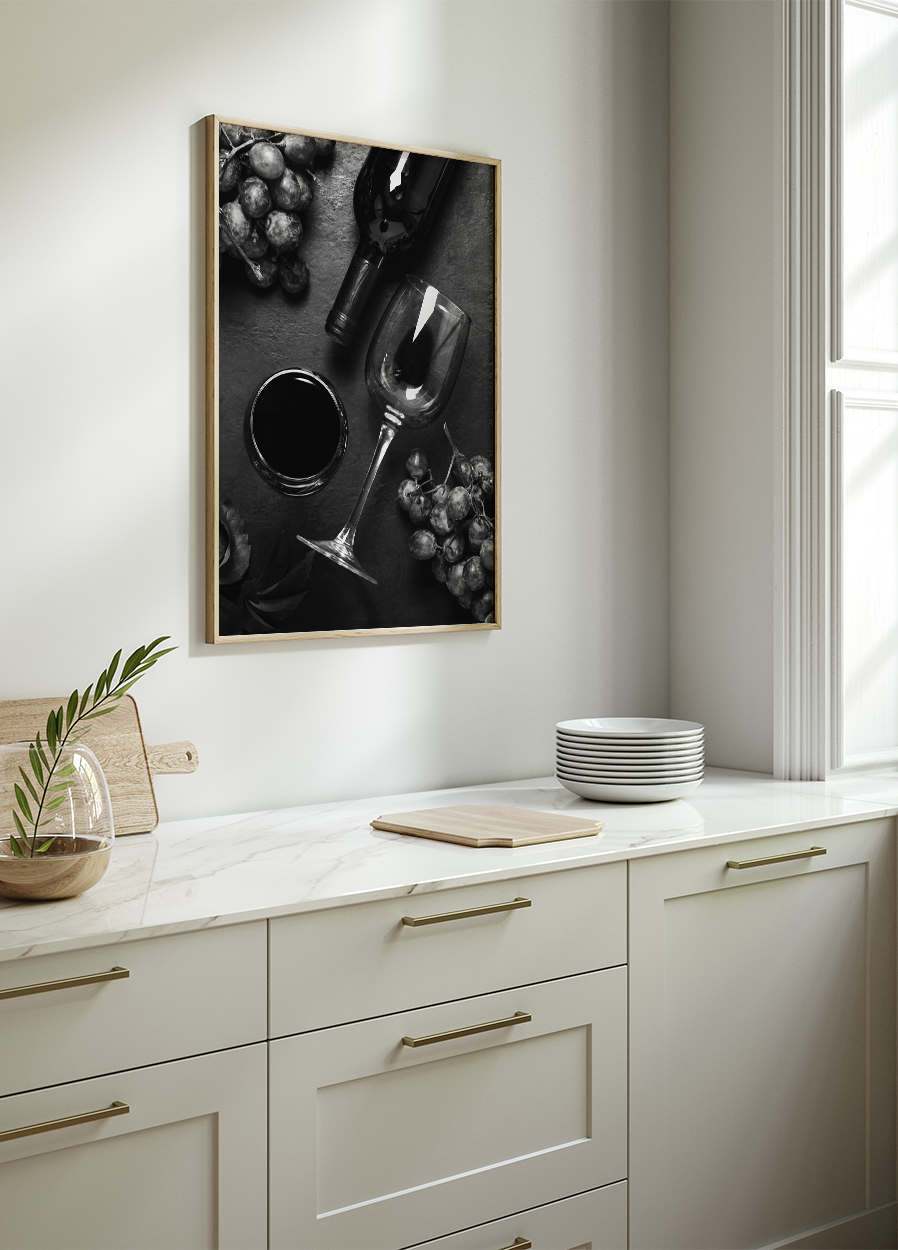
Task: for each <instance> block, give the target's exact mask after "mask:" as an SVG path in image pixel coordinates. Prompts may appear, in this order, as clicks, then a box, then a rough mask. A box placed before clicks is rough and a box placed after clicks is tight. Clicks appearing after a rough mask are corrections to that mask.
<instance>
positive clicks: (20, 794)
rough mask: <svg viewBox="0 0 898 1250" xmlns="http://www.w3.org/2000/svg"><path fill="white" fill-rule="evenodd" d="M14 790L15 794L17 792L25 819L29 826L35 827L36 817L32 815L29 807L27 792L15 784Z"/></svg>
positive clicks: (17, 798)
mask: <svg viewBox="0 0 898 1250" xmlns="http://www.w3.org/2000/svg"><path fill="white" fill-rule="evenodd" d="M13 788H14V789H15V792H16V801H17V802H18V804H19V810H20V811H21V813H22V815H23V816H24V817H25V819H26V820H27V821H28V823H29V825H33V824H34V817H33V816H32V815H31V807H30V806H29V803H28V799H27V797H26V795H25V791H24V790H23V789H22V787H21V786H20V785H19V784H18V783H15V784H14V787H13Z"/></svg>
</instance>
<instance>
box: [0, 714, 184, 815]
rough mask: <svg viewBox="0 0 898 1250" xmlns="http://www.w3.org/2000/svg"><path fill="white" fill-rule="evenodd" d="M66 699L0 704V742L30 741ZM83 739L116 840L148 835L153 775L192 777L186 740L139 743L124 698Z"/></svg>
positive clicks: (137, 729) (133, 718)
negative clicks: (100, 779) (97, 770)
mask: <svg viewBox="0 0 898 1250" xmlns="http://www.w3.org/2000/svg"><path fill="white" fill-rule="evenodd" d="M65 702H66V699H65V698H61V699H13V700H11V701H10V702H7V703H0V743H4V742H30V741H33V739H34V737H35V734H37V733H38V731H40V733H41V735H43V734H44V727H45V726H46V724H47V716H48V714H49V713H50V712H51V711H54V710H55V709H56V708H58V707H59V705H60V704H62V705H63V706H65ZM90 724H91V725H92V729H91V731H90V733H89V734H87V735H85V737H84V745H85V746H88V747H90V749H91V750H92V751H93V753H94V755H95V756H96V757H97V759H98V760H99V761H100V767H101V768H102V769H103V772H104V774H105V776H106V783H107V785H108V786H109V797H110V799H111V800H112V819H113V821H114V823H115V833H116V837H121V835H122V834H127V833H150V832H151V830H153V829H155V828H156V826H157V825H158V824H159V809H158V808H157V807H156V795H155V794H154V792H153V777H154V776H157V775H158V774H159V773H193V772H196V770H197V768H198V767H199V762H200V761H199V755H198V754H197V749H196V747H195V746H194V745H193V743H192V742H166V743H164V744H163V745H162V746H158V747H151V746H147V744H146V743H145V742H144V740H143V730H142V729H141V727H140V717H139V715H138V713H137V704H136V703H135V702H134V700H133V699H132V697H131V696H130V695H129V694H126V695H125V697H124V698H123V699H122V701H121V703H120V704H119V705H118V707H117V708H116V709H115V711H114V712H110V713H109V715H108V716H100V717H98V718H97V720H95V721H91V722H90Z"/></svg>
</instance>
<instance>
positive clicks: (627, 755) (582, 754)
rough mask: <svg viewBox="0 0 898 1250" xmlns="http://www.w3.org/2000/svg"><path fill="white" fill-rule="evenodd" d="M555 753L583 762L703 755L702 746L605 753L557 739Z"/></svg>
mask: <svg viewBox="0 0 898 1250" xmlns="http://www.w3.org/2000/svg"><path fill="white" fill-rule="evenodd" d="M555 750H556V751H563V752H564V754H565V755H576V756H577V757H578V758H580V759H584V760H621V761H622V762H623V761H624V760H649V761H651V760H671V761H672V762H674V763H675V762H676V761H678V760H693V759H701V758H702V756H703V755H704V753H705V750H704V747H703V746H696V747H688V748H687V747H682V748H678V749H677V750H676V751H605V750H597V749H596V750H593V749H592V748H591V747H587V746H580V744H579V743H575V744H573V745H572V744H571V743H570V742H567V741H562V740H561V739H558V741H557V742H556V743H555Z"/></svg>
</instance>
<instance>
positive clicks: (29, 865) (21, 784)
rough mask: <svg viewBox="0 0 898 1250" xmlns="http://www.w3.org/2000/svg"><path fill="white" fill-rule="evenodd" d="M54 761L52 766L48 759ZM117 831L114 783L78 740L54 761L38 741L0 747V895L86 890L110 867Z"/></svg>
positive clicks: (38, 896)
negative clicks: (40, 751)
mask: <svg viewBox="0 0 898 1250" xmlns="http://www.w3.org/2000/svg"><path fill="white" fill-rule="evenodd" d="M47 762H49V763H50V764H51V765H52V772H51V771H50V770H48V769H47V767H46V763H47ZM114 838H115V831H114V828H113V821H112V804H111V802H110V799H109V787H108V786H107V784H106V778H105V777H104V776H103V770H102V768H101V767H100V764H99V761H98V760H97V757H96V756H95V755H94V753H93V751H91V750H90V748H89V747H86V746H85V745H84V744H83V743H81V742H76V743H74V744H72V745H71V746H66V747H65V748H64V749H63V750H62V752H61V753H60V755H59V758H58V759H57V760H56V761H55V762H54V760H53V758H52V756H50V753H49V752H48V751H47V750H46V748H45V750H44V757H43V759H41V758H40V757H38V758H37V759H35V753H34V748H33V744H31V743H28V742H10V743H5V744H3V745H0V898H9V899H57V898H73V897H74V896H75V895H77V894H83V893H84V891H85V890H89V889H90V887H91V886H92V885H96V883H97V882H98V881H99V880H100V878H101V877H102V876H103V874H104V873H105V872H106V869H107V868H108V867H109V860H110V858H111V856H112V846H113V841H114Z"/></svg>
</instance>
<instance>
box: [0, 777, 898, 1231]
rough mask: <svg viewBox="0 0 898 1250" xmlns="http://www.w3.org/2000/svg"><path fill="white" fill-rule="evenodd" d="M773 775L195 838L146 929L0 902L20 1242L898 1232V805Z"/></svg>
mask: <svg viewBox="0 0 898 1250" xmlns="http://www.w3.org/2000/svg"><path fill="white" fill-rule="evenodd" d="M766 784H767V785H768V787H769V792H770V794H771V795H772V796H773V798H772V799H771V803H773V801H774V799H775V801H776V803H779V804H780V807H779V808H778V809H777V810H776V813H775V815H776V820H778V821H779V822H780V825H781V826H782V825H785V824H787V823H788V822H789V821H791V822H792V825H793V826H794V827H792V828H783V827H778V828H775V829H773V830H771V829H770V828H769V826H770V825H771V824H776V820H774V819H772V818H770V816H769V811H768V819H767V825H766V826H765V828H766V832H765V833H764V834H763V835H762V834H760V833H754V832H753V831H752V830H753V829H754V828H755V827H762V825H763V822H762V820H761V819H760V815H761V814H762V813H761V806H762V805H761V804H760V803H759V802H758V801H757V799H755V800H754V801H753V803H752V804H750V805H747V807H746V811H749V812H750V814H751V815H752V816H753V817H755V816H757V817H758V819H757V826H752V827H751V829H750V830H747V829H746V826H745V825H744V824H743V825H742V826H740V828H741V830H742V832H741V833H740V834H739V836H738V837H736V836H734V835H733V834H732V833H729V832H728V830H727V827H726V826H724V825H723V824H722V822H721V821H720V820H717V823H716V824H715V823H714V820H715V819H716V816H715V814H714V810H713V804H712V803H710V802H709V804H708V811H709V817H708V825H707V832H705V831H703V830H702V828H701V824H700V820H699V819H698V818H699V817H700V815H701V809H700V801H701V800H700V799H699V798H696V799H695V806H694V807H693V806H690V805H685V804H679V805H678V804H670V805H664V809H665V810H664V811H662V810H661V805H658V807H656V808H655V809H654V811H652V810H651V809H650V810H649V811H648V813H647V814H646V813H643V812H640V811H639V810H638V809H635V808H631V809H614V808H608V809H605V811H604V813H603V814H604V815H605V817H606V820H607V823H608V831H607V833H608V836H607V837H606V839H604V840H603V841H599V840H596V841H595V842H594V843H593V846H592V848H590V849H587V848H586V847H584V846H582V845H580V846H575V845H574V844H572V843H568V844H563V843H561V844H557V845H554V846H551V845H549V846H544V847H532V848H524V849H523V850H522V851H520V852H519V851H513V852H505V853H504V854H502V853H499V852H496V851H492V850H490V851H486V852H479V851H470V850H468V849H467V848H461V847H455V846H453V847H446V846H442V845H439V844H428V845H422V844H420V843H416V842H414V841H413V840H410V839H409V840H401V839H398V838H397V839H393V840H390V839H385V838H377V839H373V838H371V836H370V831H367V832H366V830H362V831H361V832H360V833H359V834H358V838H357V842H358V846H360V847H361V848H362V853H363V854H364V855H366V856H368V857H369V860H368V866H363V865H360V864H359V862H358V861H353V854H354V852H353V850H352V846H353V843H352V837H355V836H356V835H354V834H352V835H351V834H350V833H349V832H347V828H346V824H345V823H344V824H341V821H342V820H343V817H342V816H341V815H339V814H338V815H337V816H333V817H331V818H330V819H331V828H333V829H334V830H335V833H334V844H333V848H332V849H331V848H330V847H329V846H328V845H327V842H326V838H327V832H326V829H327V824H326V820H325V821H324V822H323V823H324V832H322V828H321V825H319V824H317V823H316V822H317V821H318V820H319V815H318V814H317V813H316V814H315V816H314V819H313V818H311V817H310V818H309V822H308V834H307V835H304V836H306V843H305V845H303V847H302V848H301V852H299V853H296V854H295V863H296V864H297V865H298V867H296V868H294V869H293V870H292V871H293V876H292V877H291V876H290V873H289V871H288V869H287V868H285V863H287V862H290V863H293V862H294V859H293V858H292V857H293V856H294V851H293V849H292V848H293V844H294V842H295V841H296V840H297V839H298V838H299V836H300V835H299V834H298V833H297V832H296V829H297V828H298V827H299V823H298V822H297V821H296V820H293V819H287V818H281V817H279V816H278V814H268V815H266V816H265V817H262V816H260V817H259V818H258V821H259V825H260V828H262V826H263V822H266V821H267V822H269V824H270V825H271V827H272V828H273V829H274V830H275V831H276V832H277V836H278V837H280V838H281V839H282V842H281V844H277V841H276V838H275V837H274V836H273V835H272V837H271V838H269V842H268V843H267V844H266V846H265V849H264V850H260V851H259V852H257V853H256V854H254V857H253V864H252V872H251V873H250V872H248V870H247V869H246V867H245V858H246V847H247V845H249V844H251V842H252V829H253V826H252V822H251V821H250V820H248V818H245V817H244V818H240V819H239V820H237V819H235V822H234V834H233V851H232V850H231V849H230V847H229V843H228V838H229V833H228V829H227V827H226V826H225V825H223V824H222V822H221V821H216V822H214V823H212V822H210V826H209V830H208V835H206V834H204V835H203V838H202V839H201V840H198V841H197V843H196V846H195V847H194V848H192V849H191V847H190V845H189V836H188V833H186V832H185V828H184V826H180V827H179V828H178V829H177V831H176V835H174V836H173V840H172V868H171V872H172V881H173V882H174V883H175V884H171V883H170V882H169V883H167V884H166V885H165V888H164V889H162V888H160V898H161V899H162V902H160V909H161V910H160V912H159V913H156V914H155V915H154V914H153V912H152V909H151V908H150V907H149V905H148V906H147V909H146V916H147V919H146V920H145V921H141V924H143V925H144V928H143V929H142V928H141V926H140V925H137V926H136V927H135V928H134V929H132V930H131V931H130V932H128V933H119V934H117V935H116V934H109V933H106V932H104V931H103V930H102V929H101V928H90V925H91V924H93V923H94V921H93V920H92V919H91V918H92V917H93V916H95V915H96V914H97V913H96V910H94V911H93V912H88V911H87V910H86V911H85V915H86V916H87V917H88V919H87V920H85V928H84V930H82V936H80V937H79V933H78V930H77V927H76V926H75V925H74V922H73V921H67V920H66V913H64V911H63V910H62V909H61V908H58V909H56V910H49V909H48V910H47V911H46V912H43V913H41V912H37V911H33V910H27V911H26V910H24V909H23V910H19V908H17V907H13V908H6V909H4V908H0V956H3V957H0V1038H2V1041H3V1043H4V1057H5V1058H6V1062H5V1063H4V1065H3V1066H2V1070H0V1250H23V1248H25V1247H45V1248H47V1250H50V1248H55V1250H63V1248H65V1250H75V1248H76V1247H82V1246H83V1247H91V1248H92V1250H100V1248H101V1247H117V1248H118V1250H126V1248H127V1250H129V1248H131V1247H134V1248H135V1250H136V1248H137V1247H157V1248H168V1250H198V1248H200V1247H203V1248H206V1247H210V1248H211V1247H245V1248H253V1247H263V1246H266V1245H270V1246H271V1247H273V1248H275V1250H285V1248H287V1247H290V1248H291V1250H352V1248H353V1247H355V1250H386V1248H389V1250H423V1247H425V1246H427V1247H433V1248H434V1250H436V1248H437V1247H440V1248H443V1247H445V1248H446V1250H449V1248H450V1247H451V1248H453V1250H501V1248H504V1247H515V1248H516V1250H523V1247H525V1246H527V1245H530V1246H532V1247H533V1248H534V1250H624V1248H625V1247H628V1246H630V1247H632V1248H633V1250H678V1248H680V1247H689V1248H690V1250H702V1248H704V1247H714V1250H724V1248H726V1250H738V1248H742V1247H756V1248H760V1247H765V1248H767V1250H774V1248H775V1247H780V1246H786V1245H789V1246H793V1247H795V1250H798V1247H800V1246H806V1247H808V1248H811V1247H815V1248H816V1250H824V1248H825V1247H834V1248H835V1247H841V1250H846V1247H858V1248H860V1247H864V1248H865V1250H871V1247H878V1248H879V1250H885V1248H887V1247H889V1246H894V1244H895V1013H896V1006H895V936H896V934H895V876H896V865H895V810H894V809H889V810H883V808H882V806H880V808H879V809H877V810H875V811H874V812H871V811H870V808H871V806H872V805H871V804H863V803H851V802H848V801H846V802H845V803H840V802H836V801H834V800H830V799H829V798H825V797H824V798H817V797H814V796H813V795H811V796H808V795H805V794H803V793H802V791H801V790H799V789H797V788H795V787H793V788H791V789H790V788H789V787H788V786H787V785H785V784H783V785H780V784H778V783H772V782H771V783H766ZM555 793H557V792H549V796H548V799H547V802H549V803H551V802H553V801H556V800H555V799H554V798H553V794H555ZM765 793H766V791H765ZM542 794H543V791H534V792H533V793H532V794H525V795H524V796H523V799H522V800H520V801H522V802H523V805H524V806H537V800H538V798H539V796H540V795H542ZM755 794H757V791H755ZM507 795H508V791H507V790H497V791H496V796H497V798H496V801H507ZM441 798H442V801H443V802H445V801H447V796H446V795H445V794H444V795H442V796H441ZM528 800H529V801H528ZM431 802H432V800H431ZM394 805H395V806H398V805H396V804H394ZM415 805H416V806H425V805H426V800H425V802H423V803H422V802H421V801H420V799H419V800H418V801H417V803H416V804H415ZM347 806H348V805H347ZM734 807H735V805H734ZM665 812H669V813H670V816H669V819H670V820H671V821H674V820H675V819H676V818H677V813H678V812H680V814H681V818H682V820H683V822H684V829H683V831H682V832H680V833H677V836H678V837H679V839H680V844H679V846H678V844H677V842H676V841H674V842H672V843H669V844H667V845H665V844H664V843H663V828H662V827H661V826H662V822H663V819H665V818H666V817H665ZM840 813H842V815H843V817H844V818H843V819H839V818H838V817H839V814H840ZM253 819H256V818H253ZM649 819H651V820H653V821H655V822H656V823H657V824H658V826H659V830H660V832H657V831H655V832H653V831H652V830H650V831H649V833H648V834H646V833H643V832H641V831H640V826H639V825H638V822H639V821H640V820H649ZM615 821H619V822H620V826H621V829H622V830H623V831H624V832H623V833H619V832H616V830H615V823H614V822H615ZM628 822H629V823H628ZM809 826H810V827H809ZM631 828H632V830H633V831H632V832H630V830H631ZM675 832H676V830H675ZM164 839H165V831H164V829H163V830H162V831H161V832H160V853H159V855H158V856H157V859H156V865H157V866H156V869H154V871H158V865H159V864H160V863H162V864H163V865H164V863H165V841H164ZM290 839H293V842H291V841H290ZM584 841H585V840H584ZM684 843H685V845H683V844H684ZM272 844H273V845H272ZM680 847H682V849H680ZM813 847H816V848H822V849H823V850H825V854H820V853H817V852H815V853H814V854H812V855H808V854H806V853H805V852H809V851H810V850H811V849H812V848H813ZM117 849H118V848H117ZM123 853H127V847H126V846H125V848H123ZM231 854H233V871H234V873H235V874H238V875H237V876H230V875H229V874H230V873H231V868H230V867H229V866H228V863H227V857H228V855H231ZM266 854H270V856H271V864H272V867H271V868H270V869H268V868H266V867H265V855H266ZM792 855H797V856H798V858H784V857H786V856H792ZM191 856H192V857H193V858H192V860H191ZM328 857H330V859H331V860H332V862H333V863H334V864H339V866H340V868H339V870H340V871H343V870H344V866H345V871H346V873H347V874H348V875H347V880H348V881H349V882H350V884H348V885H346V886H345V887H344V888H342V889H336V888H335V887H334V886H333V885H331V884H329V883H327V871H328V870H327V869H325V868H323V867H322V864H323V863H325V862H327V861H328ZM765 860H766V861H771V862H756V861H765ZM207 861H208V862H211V865H212V866H211V867H210V868H209V870H208V878H206V879H203V880H202V882H201V888H195V887H194V885H193V883H192V882H190V888H189V890H185V892H184V900H185V901H184V902H183V904H180V905H175V904H173V902H172V898H173V896H174V892H175V890H176V888H178V883H180V882H182V881H184V880H188V879H189V872H188V871H187V866H188V865H190V864H191V863H192V864H193V868H192V869H191V871H193V872H194V873H195V874H196V875H197V876H200V877H201V876H202V873H203V871H205V868H204V866H205V864H206V863H207ZM730 863H732V864H742V865H744V866H742V867H730V866H728V865H729V864H730ZM429 865H432V867H428V866H429ZM335 871H336V870H335ZM478 871H481V872H482V878H483V879H477V872H478ZM266 873H270V884H269V883H268V882H269V878H268V877H266V875H265V874H266ZM216 874H219V876H220V878H221V881H222V884H221V886H220V893H219V894H218V895H216V893H215V889H216V881H215V876H216ZM303 874H305V875H303ZM238 877H239V880H238ZM459 878H461V880H459ZM306 880H308V882H310V883H311V885H310V886H309V887H308V889H309V892H310V897H311V894H312V892H314V891H317V892H318V894H317V896H316V897H312V898H311V901H309V902H306V901H304V900H305V899H306V896H305V895H303V893H302V891H303V890H304V889H306V884H305V883H306ZM322 881H325V882H326V884H324V885H322ZM363 887H364V888H363ZM98 888H99V887H98ZM128 888H129V889H133V879H131V880H129V884H128ZM328 889H330V890H331V891H332V892H331V894H327V893H326V891H327V890H328ZM266 891H267V893H266ZM378 891H379V892H380V893H378ZM247 892H248V893H249V894H251V896H252V900H253V901H252V905H251V906H250V904H249V903H243V904H242V905H244V906H246V911H245V912H243V913H241V912H240V910H239V907H234V906H233V905H232V909H231V911H230V912H227V908H226V907H225V906H221V905H220V904H221V903H222V902H224V903H227V900H228V899H241V900H242V899H244V898H245V897H246V895H247ZM268 899H270V900H271V901H270V902H268V901H266V900H268ZM285 899H286V900H287V901H284V900H285ZM197 900H198V901H197ZM216 904H219V906H216ZM65 906H66V907H69V908H71V912H70V913H69V914H74V910H75V908H76V907H77V901H76V903H75V904H67V905H65ZM190 907H193V908H194V909H195V910H194V912H192V913H191V912H189V908H190ZM202 909H205V910H202ZM222 913H226V915H227V916H228V917H229V920H230V922H229V923H225V922H224V921H223V917H222ZM41 915H46V916H47V917H48V919H47V921H46V924H47V929H46V933H45V936H44V939H43V942H41V941H40V940H37V939H36V937H35V935H36V934H40V932H41V930H40V919H39V918H40V916H41ZM159 915H162V916H164V920H160V919H159ZM4 918H6V920H7V924H6V927H5V930H4V925H3V923H2V921H3V919H4ZM16 923H21V924H22V925H23V926H24V927H27V941H26V940H21V941H20V944H19V946H15V943H14V939H13V938H12V937H10V936H9V935H10V934H11V933H12V931H13V928H14V926H15V924H16ZM69 923H71V924H72V933H71V935H70V936H67V935H66V931H65V926H66V924H69ZM165 925H170V926H171V929H172V930H173V931H169V932H167V933H166V932H160V929H164V926H165ZM185 929H186V930H188V931H182V930H185ZM4 947H5V953H4ZM60 947H62V948H63V949H60ZM10 952H12V953H10ZM122 970H125V971H127V976H124V975H122ZM35 985H37V986H41V987H47V986H49V987H51V988H41V989H40V990H39V992H36V993H30V992H29V993H22V992H21V991H22V990H28V989H29V987H33V986H35ZM432 1039H433V1040H432ZM411 1043H416V1044H411ZM116 1104H126V1105H127V1107H128V1111H127V1112H124V1111H123V1110H122V1107H121V1106H116ZM110 1111H111V1112H114V1113H115V1114H110V1115H104V1116H103V1117H102V1118H99V1119H93V1118H90V1113H99V1112H110ZM70 1117H74V1118H76V1121H77V1122H75V1123H68V1124H64V1125H61V1126H59V1127H55V1128H53V1129H51V1130H49V1131H47V1132H41V1133H36V1134H33V1133H29V1134H28V1135H26V1136H19V1135H18V1133H19V1132H20V1131H21V1130H22V1129H27V1128H29V1127H30V1126H33V1125H38V1124H43V1123H45V1122H47V1121H53V1120H66V1119H67V1118H70ZM4 1134H6V1135H7V1136H6V1137H5V1138H4Z"/></svg>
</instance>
